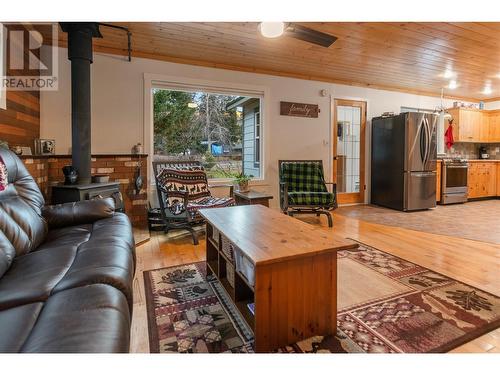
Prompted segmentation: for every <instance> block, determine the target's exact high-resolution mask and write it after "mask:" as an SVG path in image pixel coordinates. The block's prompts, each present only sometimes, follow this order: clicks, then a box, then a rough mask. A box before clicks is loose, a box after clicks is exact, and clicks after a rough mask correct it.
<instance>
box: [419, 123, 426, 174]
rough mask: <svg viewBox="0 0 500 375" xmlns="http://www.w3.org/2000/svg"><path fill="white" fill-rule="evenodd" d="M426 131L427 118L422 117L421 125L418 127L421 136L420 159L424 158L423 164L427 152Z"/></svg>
mask: <svg viewBox="0 0 500 375" xmlns="http://www.w3.org/2000/svg"><path fill="white" fill-rule="evenodd" d="M426 133H427V131H426V130H425V118H422V121H421V122H420V125H419V127H418V134H419V138H420V159H421V160H422V164H423V165H425V154H426V152H427V149H426V143H425V138H426Z"/></svg>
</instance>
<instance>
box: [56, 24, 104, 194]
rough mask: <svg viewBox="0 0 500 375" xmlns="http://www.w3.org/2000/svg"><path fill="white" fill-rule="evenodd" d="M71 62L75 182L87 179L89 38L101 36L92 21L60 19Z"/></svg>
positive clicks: (88, 145) (89, 168)
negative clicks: (65, 20) (76, 179)
mask: <svg viewBox="0 0 500 375" xmlns="http://www.w3.org/2000/svg"><path fill="white" fill-rule="evenodd" d="M60 25H61V28H62V30H63V31H64V32H67V33H68V59H69V60H70V61H71V147H72V163H73V167H74V168H75V169H76V170H77V173H78V183H79V184H88V183H90V182H91V179H92V176H91V172H90V171H91V122H90V121H91V120H90V113H91V112H90V100H91V89H90V64H92V59H93V55H92V38H94V37H97V38H102V35H101V33H100V32H99V24H98V23H96V22H62V23H61V24H60Z"/></svg>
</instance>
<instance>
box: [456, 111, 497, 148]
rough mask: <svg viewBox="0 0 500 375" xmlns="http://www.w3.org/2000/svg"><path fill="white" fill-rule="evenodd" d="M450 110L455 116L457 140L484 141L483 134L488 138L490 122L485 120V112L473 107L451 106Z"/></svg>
mask: <svg viewBox="0 0 500 375" xmlns="http://www.w3.org/2000/svg"><path fill="white" fill-rule="evenodd" d="M448 112H449V113H450V114H451V116H452V117H453V124H454V129H453V130H454V138H455V142H482V141H481V136H482V137H483V138H486V137H487V136H488V132H487V131H486V132H485V128H486V126H488V125H489V124H488V122H486V123H485V122H484V120H483V113H482V111H480V110H478V109H472V108H450V109H449V110H448Z"/></svg>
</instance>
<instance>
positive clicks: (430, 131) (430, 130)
mask: <svg viewBox="0 0 500 375" xmlns="http://www.w3.org/2000/svg"><path fill="white" fill-rule="evenodd" d="M427 130H428V137H427V161H426V162H428V161H429V159H430V158H431V151H432V125H431V124H430V122H429V119H427Z"/></svg>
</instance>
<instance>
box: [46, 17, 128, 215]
mask: <svg viewBox="0 0 500 375" xmlns="http://www.w3.org/2000/svg"><path fill="white" fill-rule="evenodd" d="M61 28H62V30H63V31H64V32H67V33H68V59H69V60H70V61H71V141H72V167H73V168H74V169H76V172H77V174H78V179H77V182H76V183H75V184H67V185H65V184H60V185H56V186H53V187H52V203H53V204H58V203H66V202H75V201H81V200H88V199H99V198H106V197H112V198H114V199H115V205H116V208H117V210H120V211H123V210H124V205H123V199H122V196H121V193H120V184H119V183H118V182H107V183H92V176H91V144H90V142H91V123H90V120H91V110H90V102H91V100H90V94H91V90H90V86H91V80H90V64H92V59H93V54H92V38H102V35H101V33H100V31H99V24H98V23H96V22H63V23H61Z"/></svg>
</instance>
